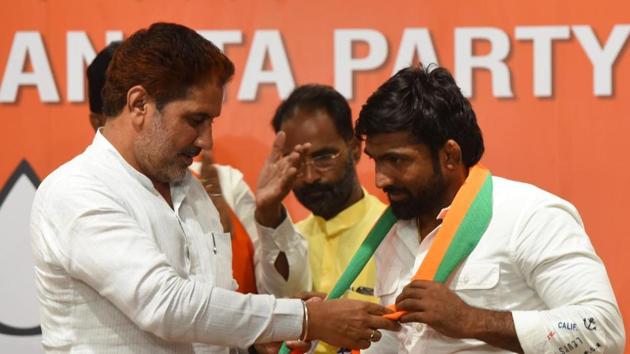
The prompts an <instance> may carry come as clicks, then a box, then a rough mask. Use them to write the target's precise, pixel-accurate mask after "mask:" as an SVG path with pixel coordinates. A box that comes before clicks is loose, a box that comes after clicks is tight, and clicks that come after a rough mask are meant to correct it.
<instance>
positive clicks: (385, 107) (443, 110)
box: [355, 66, 484, 167]
mask: <svg viewBox="0 0 630 354" xmlns="http://www.w3.org/2000/svg"><path fill="white" fill-rule="evenodd" d="M355 131H356V136H357V137H358V138H359V139H361V140H362V139H363V138H365V137H368V138H369V137H370V136H373V135H377V134H383V133H395V132H401V131H408V132H410V133H411V134H412V135H413V136H414V138H415V140H416V141H417V142H418V143H422V144H425V145H427V147H428V148H429V149H430V150H431V153H432V154H433V155H434V156H436V155H437V152H438V151H439V149H440V148H442V147H443V146H444V144H445V143H446V141H447V140H449V139H453V140H454V141H456V142H457V144H459V146H460V147H461V149H462V158H463V162H464V164H465V165H466V166H467V167H470V166H472V165H474V164H476V163H477V162H478V161H479V160H480V159H481V156H482V155H483V151H484V145H483V137H482V134H481V129H480V128H479V125H478V124H477V118H476V117H475V112H474V111H473V109H472V107H471V105H470V102H469V101H468V100H467V99H466V98H465V97H464V96H463V95H462V93H461V91H460V89H459V87H457V84H456V83H455V79H453V76H452V75H451V74H450V73H449V72H448V70H446V69H444V68H440V67H433V66H429V67H427V68H423V67H422V66H412V67H408V68H405V69H402V70H400V71H399V72H398V73H396V75H394V76H393V77H391V78H390V79H389V80H387V81H386V82H385V83H384V84H382V85H381V86H380V87H379V88H378V89H377V90H376V92H374V93H373V94H372V95H371V96H370V98H368V100H367V102H366V103H365V104H364V105H363V107H362V109H361V112H360V113H359V119H358V120H357V123H356V127H355Z"/></svg>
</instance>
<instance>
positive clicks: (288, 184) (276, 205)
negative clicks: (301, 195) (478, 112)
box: [255, 131, 310, 227]
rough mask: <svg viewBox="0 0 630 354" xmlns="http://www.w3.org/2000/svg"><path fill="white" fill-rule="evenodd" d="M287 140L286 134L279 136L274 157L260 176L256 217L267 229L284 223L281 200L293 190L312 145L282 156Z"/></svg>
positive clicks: (296, 147) (272, 150)
mask: <svg viewBox="0 0 630 354" xmlns="http://www.w3.org/2000/svg"><path fill="white" fill-rule="evenodd" d="M285 140H286V135H285V133H284V132H282V131H281V132H279V133H278V134H277V135H276V139H275V140H274V142H273V146H272V148H271V154H270V155H269V158H268V159H267V160H266V161H265V165H264V166H263V168H262V170H261V171H260V175H259V177H258V187H257V188H256V212H255V218H256V221H257V222H258V223H259V224H261V225H263V226H267V227H277V226H278V225H280V223H281V222H282V220H283V218H282V216H283V213H282V200H283V199H284V198H285V197H286V196H287V195H288V194H289V192H290V191H291V188H293V182H294V181H295V178H296V176H297V173H298V171H299V170H300V168H301V166H302V161H303V159H304V154H305V153H306V151H307V150H308V149H309V147H310V144H309V143H306V144H302V145H296V146H295V147H293V150H292V151H291V153H289V154H288V155H286V156H282V151H283V148H284V143H285Z"/></svg>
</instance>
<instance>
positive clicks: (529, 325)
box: [512, 311, 552, 354]
mask: <svg viewBox="0 0 630 354" xmlns="http://www.w3.org/2000/svg"><path fill="white" fill-rule="evenodd" d="M542 317H543V316H542V315H541V313H540V312H538V311H512V318H513V320H514V328H515V330H516V335H517V336H518V340H519V342H520V343H521V348H523V352H524V353H525V354H541V353H552V351H551V350H550V348H549V340H548V339H547V335H548V333H545V332H546V330H545V328H546V327H545V326H544V325H543V323H544V322H543V318H542Z"/></svg>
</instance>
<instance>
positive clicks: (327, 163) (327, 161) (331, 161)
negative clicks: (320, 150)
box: [300, 151, 342, 173]
mask: <svg viewBox="0 0 630 354" xmlns="http://www.w3.org/2000/svg"><path fill="white" fill-rule="evenodd" d="M341 153H342V151H339V152H336V153H332V152H331V153H327V154H322V155H317V156H314V157H311V158H306V159H305V160H304V162H303V163H302V169H301V170H300V172H301V173H303V171H304V170H305V169H306V166H308V165H312V166H313V169H315V170H316V171H317V172H326V171H329V170H330V169H332V168H333V167H335V163H336V161H337V159H338V158H339V156H341Z"/></svg>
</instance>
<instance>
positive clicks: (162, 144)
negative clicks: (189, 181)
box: [133, 112, 186, 183]
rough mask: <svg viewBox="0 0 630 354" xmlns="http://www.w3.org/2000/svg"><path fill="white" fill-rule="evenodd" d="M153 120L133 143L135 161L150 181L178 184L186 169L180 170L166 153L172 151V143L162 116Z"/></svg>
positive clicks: (159, 115)
mask: <svg viewBox="0 0 630 354" xmlns="http://www.w3.org/2000/svg"><path fill="white" fill-rule="evenodd" d="M156 114H157V115H158V116H157V117H155V118H154V119H153V122H152V123H151V126H150V127H149V129H148V131H147V132H145V133H144V134H141V135H140V136H139V137H138V139H137V140H136V142H135V143H134V146H133V149H134V153H135V155H136V161H137V162H138V165H139V166H140V168H141V169H142V171H141V172H142V173H144V174H145V175H146V176H147V177H149V178H150V179H151V180H155V181H157V182H161V183H171V182H180V181H181V180H183V179H184V177H185V176H186V169H185V168H183V169H182V168H180V167H179V166H178V164H177V161H175V160H171V159H172V158H173V157H169V156H167V155H168V151H169V150H173V148H172V145H173V143H172V142H171V141H170V139H169V138H168V136H167V135H166V134H165V128H164V124H163V117H162V115H161V114H160V113H159V112H157V113H156Z"/></svg>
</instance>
